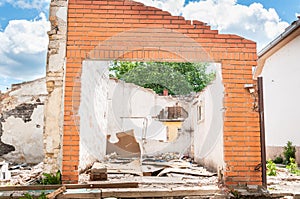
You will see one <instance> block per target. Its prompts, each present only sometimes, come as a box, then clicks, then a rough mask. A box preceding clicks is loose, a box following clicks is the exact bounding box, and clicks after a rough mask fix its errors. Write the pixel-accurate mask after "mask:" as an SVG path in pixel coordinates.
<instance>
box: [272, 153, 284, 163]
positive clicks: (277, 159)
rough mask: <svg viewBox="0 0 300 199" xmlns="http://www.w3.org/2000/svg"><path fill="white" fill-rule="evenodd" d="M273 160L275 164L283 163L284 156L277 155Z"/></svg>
mask: <svg viewBox="0 0 300 199" xmlns="http://www.w3.org/2000/svg"><path fill="white" fill-rule="evenodd" d="M273 162H274V163H275V164H282V163H283V158H282V156H281V155H279V156H278V157H276V158H275V159H274V160H273Z"/></svg>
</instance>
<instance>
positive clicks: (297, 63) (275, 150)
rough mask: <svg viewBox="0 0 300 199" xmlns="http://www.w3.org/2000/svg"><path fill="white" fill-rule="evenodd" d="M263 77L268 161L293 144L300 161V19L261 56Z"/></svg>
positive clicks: (257, 73) (259, 69)
mask: <svg viewBox="0 0 300 199" xmlns="http://www.w3.org/2000/svg"><path fill="white" fill-rule="evenodd" d="M257 76H262V77H263V81H264V83H263V85H264V107H265V130H266V146H267V159H269V158H271V159H273V158H274V157H276V156H278V155H279V154H280V153H281V152H282V146H285V145H286V143H287V142H288V141H292V142H293V144H294V145H296V146H298V147H297V154H296V156H297V157H296V159H297V162H298V163H299V162H300V147H299V146H300V17H299V19H298V20H297V21H295V22H293V23H292V24H291V25H290V26H289V27H287V28H286V30H285V31H284V32H283V33H282V34H281V35H280V36H279V37H277V38H276V39H275V40H274V41H272V42H271V43H270V44H269V45H267V46H266V47H265V48H264V49H263V50H262V51H261V52H259V54H258V67H257V69H256V74H255V77H257Z"/></svg>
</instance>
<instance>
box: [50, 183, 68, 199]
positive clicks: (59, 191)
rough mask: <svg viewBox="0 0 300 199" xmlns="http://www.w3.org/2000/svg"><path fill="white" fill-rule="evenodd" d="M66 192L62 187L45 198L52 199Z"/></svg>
mask: <svg viewBox="0 0 300 199" xmlns="http://www.w3.org/2000/svg"><path fill="white" fill-rule="evenodd" d="M65 191H66V187H65V186H62V187H60V188H59V189H57V190H55V191H53V192H52V193H50V194H48V195H47V196H46V197H47V198H48V199H54V198H55V197H56V196H58V195H59V194H61V193H63V192H65Z"/></svg>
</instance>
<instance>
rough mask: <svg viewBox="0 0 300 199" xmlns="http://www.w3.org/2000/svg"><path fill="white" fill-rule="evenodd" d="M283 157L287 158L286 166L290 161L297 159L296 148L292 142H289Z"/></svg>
mask: <svg viewBox="0 0 300 199" xmlns="http://www.w3.org/2000/svg"><path fill="white" fill-rule="evenodd" d="M283 155H284V158H285V164H289V163H290V159H291V158H294V159H295V157H296V147H295V146H293V143H292V142H291V141H288V142H287V145H286V146H285V147H284V151H283Z"/></svg>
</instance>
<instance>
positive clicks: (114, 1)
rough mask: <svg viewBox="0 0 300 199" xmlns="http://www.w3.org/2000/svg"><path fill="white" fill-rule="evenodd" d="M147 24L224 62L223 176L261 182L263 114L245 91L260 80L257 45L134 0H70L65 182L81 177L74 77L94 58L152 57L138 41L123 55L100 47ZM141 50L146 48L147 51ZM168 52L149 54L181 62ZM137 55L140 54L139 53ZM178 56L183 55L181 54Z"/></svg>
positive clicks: (240, 181)
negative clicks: (255, 68)
mask: <svg viewBox="0 0 300 199" xmlns="http://www.w3.org/2000/svg"><path fill="white" fill-rule="evenodd" d="M145 28H146V29H149V28H153V29H164V30H167V31H169V32H176V33H180V34H181V35H184V37H185V38H187V40H190V41H193V42H192V43H193V45H196V46H198V47H199V49H200V48H201V51H200V52H201V53H204V54H205V55H206V56H208V57H209V59H210V60H213V61H214V62H219V63H221V64H222V78H223V84H224V87H225V94H224V109H225V112H224V156H225V157H224V160H225V163H226V170H225V172H224V180H225V183H226V184H227V185H246V184H255V185H261V184H262V177H261V174H262V173H261V171H257V170H255V167H256V166H257V165H259V164H260V163H261V157H260V151H261V147H260V129H259V114H258V113H257V112H255V111H254V110H253V103H255V101H254V99H253V98H252V97H251V95H250V94H249V92H248V91H247V90H246V89H244V84H254V83H255V82H254V80H253V79H252V67H253V66H256V59H257V54H256V44H255V43H254V42H252V41H249V40H247V39H244V38H242V37H240V36H236V35H228V34H219V33H218V31H216V30H211V29H210V27H209V26H206V25H205V24H204V23H202V22H199V21H193V23H192V22H191V21H189V20H184V18H183V17H180V16H179V17H178V16H171V15H170V14H169V13H168V12H165V11H162V10H159V9H157V8H153V7H147V6H144V5H143V4H141V3H136V2H133V1H129V0H110V1H106V0H94V1H83V0H69V3H68V33H67V37H68V39H67V63H66V80H65V81H66V83H65V97H64V115H65V116H64V132H63V163H62V164H63V169H62V174H63V181H64V182H66V183H67V182H69V183H74V182H77V180H78V164H79V150H80V149H79V139H80V138H79V133H78V130H77V128H76V123H75V121H74V117H77V116H76V114H75V112H76V110H77V109H78V105H79V100H80V92H79V90H80V83H78V82H75V79H76V77H77V76H78V74H80V73H81V67H82V61H83V60H84V59H90V58H95V59H102V60H112V58H114V57H118V59H120V57H121V58H122V56H123V58H126V59H127V60H140V61H144V60H147V59H148V58H149V56H148V57H147V56H146V54H141V55H139V52H145V50H146V49H149V48H148V47H149V46H143V45H141V46H140V45H138V44H136V46H135V47H137V48H135V50H134V49H129V51H128V52H127V51H126V52H121V53H120V54H119V53H118V52H116V49H115V48H114V46H109V45H107V46H105V45H102V46H101V45H99V44H101V43H102V44H103V43H105V41H109V39H111V38H112V37H114V36H116V35H118V34H121V35H122V34H123V33H124V32H130V30H133V29H134V30H136V29H145ZM157 38H164V37H157ZM119 39H120V43H122V42H123V46H122V45H121V46H122V47H129V44H128V38H127V37H124V38H120V37H119ZM166 40H167V39H166ZM163 41H164V40H163V39H162V41H161V42H163ZM168 41H169V42H171V44H174V45H175V44H176V42H174V41H173V42H172V40H171V41H170V40H169V39H168ZM177 43H178V42H177ZM181 44H182V45H181V46H184V45H188V44H186V43H184V42H183V43H181ZM133 46H134V45H133ZM104 47H105V48H106V50H105V48H104ZM141 47H142V48H141ZM136 49H143V51H139V50H136ZM175 49H176V48H175ZM179 49H180V47H179ZM181 49H182V48H181ZM199 49H198V50H199ZM167 51H169V52H172V51H170V50H167ZM91 52H92V53H91ZM165 52H166V49H163V50H161V51H157V50H150V51H148V53H150V54H151V53H152V54H151V59H152V60H165V61H166V60H168V61H179V60H178V59H177V58H178V57H177V58H176V57H174V58H171V59H170V57H169V56H170V55H171V54H172V53H167V54H166V53H165ZM178 52H181V51H180V50H179V51H176V50H175V52H174V51H173V53H174V54H176V55H178ZM190 52H191V54H190V55H189V53H186V54H185V55H186V56H188V57H189V56H190V57H189V58H188V60H194V61H196V60H197V61H206V60H203V59H201V56H199V54H197V52H198V51H197V49H196V50H194V51H193V50H192V51H190ZM195 52H196V53H195ZM136 53H137V54H138V56H136V57H135V56H134V55H135V54H136ZM201 53H200V54H201ZM192 54H195V56H196V59H193V57H192V56H191V55H192ZM179 55H180V56H181V57H182V54H179ZM152 56H153V57H154V58H157V59H154V58H153V57H152ZM156 56H157V57H156ZM165 56H168V57H165ZM197 56H199V57H197ZM183 57H184V56H183ZM202 58H203V57H202ZM74 110H75V111H74Z"/></svg>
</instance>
